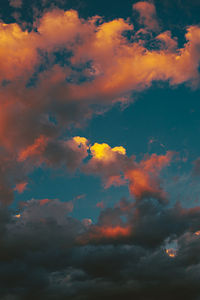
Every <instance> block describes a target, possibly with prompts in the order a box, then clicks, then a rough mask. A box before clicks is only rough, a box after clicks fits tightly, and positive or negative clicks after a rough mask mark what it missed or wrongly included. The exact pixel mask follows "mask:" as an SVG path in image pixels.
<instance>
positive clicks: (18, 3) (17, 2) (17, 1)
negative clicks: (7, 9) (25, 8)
mask: <svg viewBox="0 0 200 300" xmlns="http://www.w3.org/2000/svg"><path fill="white" fill-rule="evenodd" d="M9 4H10V6H11V7H14V8H21V7H22V0H10V1H9Z"/></svg>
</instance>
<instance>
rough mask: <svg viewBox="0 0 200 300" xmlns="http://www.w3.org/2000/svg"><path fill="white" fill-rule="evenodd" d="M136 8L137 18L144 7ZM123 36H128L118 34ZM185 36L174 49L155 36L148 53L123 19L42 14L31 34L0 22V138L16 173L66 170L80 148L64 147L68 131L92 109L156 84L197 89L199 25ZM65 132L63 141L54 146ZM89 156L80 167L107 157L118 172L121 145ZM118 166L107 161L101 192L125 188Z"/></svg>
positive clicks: (83, 152)
mask: <svg viewBox="0 0 200 300" xmlns="http://www.w3.org/2000/svg"><path fill="white" fill-rule="evenodd" d="M141 3H142V4H141ZM144 3H145V4H144ZM135 5H136V7H140V8H141V7H142V6H145V7H147V6H149V7H151V9H150V10H149V11H150V14H149V15H150V16H151V17H152V16H153V14H155V11H154V10H155V8H154V6H153V5H152V4H151V3H147V2H139V3H137V4H135ZM141 11H143V14H144V13H145V11H146V10H145V8H144V9H143V10H142V9H141ZM145 16H146V15H145ZM145 18H146V19H145V20H147V19H148V18H147V17H145ZM145 22H146V21H145ZM127 31H129V33H130V34H131V36H132V38H131V39H128V38H127V37H126V32H127ZM185 37H186V43H185V45H184V46H183V47H182V48H178V46H177V44H176V41H175V39H174V38H173V37H171V33H170V32H169V31H167V32H166V31H165V32H163V33H162V32H161V33H160V34H159V35H158V36H156V37H155V39H156V43H160V48H159V49H149V47H147V46H145V40H144V39H142V38H141V39H138V36H137V34H136V35H135V32H134V29H133V24H130V22H129V20H125V19H122V18H118V19H114V20H112V21H107V22H106V21H103V19H101V18H100V17H98V16H94V17H92V18H88V19H83V18H80V17H79V15H78V12H77V11H75V10H67V11H63V10H59V9H52V10H51V11H46V12H45V13H44V14H43V15H42V16H40V17H38V18H37V19H36V20H35V22H34V28H33V30H32V31H28V30H22V28H21V27H20V26H19V25H18V24H17V23H13V24H5V23H3V22H1V24H0V41H1V49H0V80H1V86H0V97H1V110H0V119H1V124H0V125H1V126H0V139H1V145H2V148H4V150H5V153H6V154H5V155H6V156H7V157H10V159H11V160H10V161H12V162H13V160H15V164H16V163H18V164H20V165H21V167H20V169H21V170H24V167H22V165H24V164H25V165H26V168H28V167H27V164H28V163H29V164H30V165H31V164H32V165H33V163H34V164H35V162H36V161H37V163H39V164H40V163H42V162H45V163H47V164H48V165H49V166H55V165H56V164H57V165H58V166H60V165H62V164H65V165H67V166H68V168H69V169H71V170H73V171H74V170H75V169H76V168H77V167H78V166H79V165H80V164H81V162H82V160H84V158H86V157H87V151H88V149H87V147H86V146H84V145H83V144H82V146H81V147H79V146H77V143H76V142H72V141H71V142H66V140H68V139H69V135H70V128H71V127H80V126H83V125H84V124H85V122H86V121H87V120H88V119H89V118H91V117H92V115H93V114H94V113H97V112H98V111H99V109H100V110H101V109H104V108H105V107H106V109H107V108H108V107H109V106H111V105H112V104H113V103H115V102H123V101H127V99H130V95H131V94H132V92H136V91H141V90H143V89H146V88H148V87H149V86H151V84H152V83H153V82H154V81H156V80H159V81H160V80H162V81H168V82H169V84H170V85H176V84H181V83H184V82H187V83H190V84H192V85H193V86H195V85H197V84H198V81H199V71H198V67H199V59H200V53H199V44H200V29H199V26H195V25H193V26H189V27H188V28H187V32H186V36H185ZM158 61H159V64H158V63H157V62H158ZM67 130H68V131H67ZM66 132H67V137H66V140H63V141H61V136H62V137H63V135H64V133H65V135H66ZM98 147H101V150H100V148H99V149H97V148H98ZM103 147H104V148H105V149H103ZM90 151H91V154H92V156H93V157H92V159H91V162H90V165H88V166H87V167H88V169H91V170H92V168H93V171H94V172H95V169H96V168H97V165H98V168H102V169H103V168H104V166H105V164H107V165H108V164H109V163H111V161H113V162H114V160H116V161H120V163H119V166H120V168H121V165H123V164H124V165H126V164H127V158H126V156H125V153H124V149H123V148H115V150H114V148H112V149H110V148H109V146H105V145H104V146H103V145H101V146H98V145H97V144H96V145H93V148H91V150H90ZM99 151H100V152H101V151H102V153H103V156H104V160H102V159H100V156H99V155H101V154H99V153H100V152H99ZM58 153H59V154H58ZM72 153H74V154H72ZM80 153H81V155H80ZM78 155H80V159H78ZM98 156H99V158H98ZM4 160H5V158H4ZM106 160H107V162H105V161H106ZM128 161H130V160H128ZM120 168H119V167H117V165H116V164H115V170H112V172H110V171H109V172H108V171H107V172H108V174H105V185H106V186H107V187H108V186H110V185H111V184H115V185H120V184H124V183H125V179H124V178H123V177H122V176H121V175H120V174H119V172H120V171H119V170H120ZM30 169H31V167H30ZM105 169H106V170H108V168H105ZM123 169H124V168H123ZM8 173H9V174H13V173H14V171H9V172H8ZM25 173H27V172H25ZM11 176H12V177H13V178H14V177H15V176H14V174H13V175H11ZM20 176H21V177H23V176H24V173H23V172H22V174H21V175H20ZM146 181H148V179H146ZM16 183H17V182H14V184H13V182H12V183H11V184H10V183H9V186H12V185H15V184H16ZM151 185H153V183H151ZM9 189H10V187H9ZM9 189H8V190H7V191H5V190H4V188H3V187H2V195H4V194H6V193H10V196H9V199H11V198H12V197H11V193H12V192H11V191H10V190H9ZM158 189H159V188H158V186H157V190H158ZM3 191H4V192H3ZM4 197H5V196H4Z"/></svg>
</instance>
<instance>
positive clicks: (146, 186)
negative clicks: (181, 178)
mask: <svg viewBox="0 0 200 300" xmlns="http://www.w3.org/2000/svg"><path fill="white" fill-rule="evenodd" d="M172 155H173V154H172V152H167V153H166V155H160V156H159V155H156V154H152V155H151V157H150V158H149V159H146V160H143V161H141V162H140V163H139V164H138V167H137V166H136V167H135V168H133V169H131V168H130V169H129V170H127V171H126V172H125V178H127V179H128V180H129V189H130V193H131V194H133V195H134V196H135V198H136V199H141V198H143V197H144V198H145V197H153V198H157V199H160V200H166V194H165V192H164V190H163V189H162V187H161V186H160V179H159V173H160V171H161V170H162V168H164V167H165V166H167V165H169V163H170V161H171V159H172Z"/></svg>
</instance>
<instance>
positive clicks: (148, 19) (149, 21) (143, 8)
mask: <svg viewBox="0 0 200 300" xmlns="http://www.w3.org/2000/svg"><path fill="white" fill-rule="evenodd" d="M133 9H134V10H136V11H138V13H139V14H140V18H139V22H140V23H141V24H144V25H145V26H146V27H147V28H148V29H150V30H155V31H157V30H159V25H158V21H157V19H156V8H155V6H154V4H153V3H151V2H147V1H140V2H137V3H135V4H133Z"/></svg>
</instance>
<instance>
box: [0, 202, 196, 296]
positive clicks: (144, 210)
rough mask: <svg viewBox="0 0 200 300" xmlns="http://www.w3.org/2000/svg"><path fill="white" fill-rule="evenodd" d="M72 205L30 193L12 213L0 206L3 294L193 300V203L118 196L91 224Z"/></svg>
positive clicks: (194, 277) (0, 257)
mask: <svg viewBox="0 0 200 300" xmlns="http://www.w3.org/2000/svg"><path fill="white" fill-rule="evenodd" d="M43 200H45V201H43ZM46 200H48V201H46ZM41 203H42V205H41ZM125 208H126V209H125ZM71 210H72V205H71V203H70V202H61V201H59V200H56V199H41V200H35V199H32V200H30V201H27V202H26V205H25V206H24V207H23V209H22V210H21V211H20V215H21V216H20V218H15V214H13V213H12V211H11V210H7V209H5V208H2V207H1V209H0V217H1V218H0V240H1V249H0V261H1V271H0V278H1V281H0V282H1V283H0V287H1V288H0V295H1V298H2V299H4V298H5V299H6V297H7V298H8V299H9V297H11V299H12V297H13V298H14V299H18V300H22V299H28V297H29V298H30V299H34V298H38V299H42V298H43V299H49V300H50V299H59V300H62V299H64V298H66V297H67V298H68V299H77V300H78V299H80V295H81V297H82V298H83V299H94V297H95V299H96V298H97V299H100V298H101V297H104V298H105V299H114V298H115V299H121V298H122V297H136V296H137V297H138V298H139V299H145V298H146V297H147V296H148V298H149V299H152V300H153V299H160V297H162V298H163V299H167V298H169V297H171V299H174V300H175V299H177V295H178V297H179V296H180V297H179V298H182V297H185V295H186V296H187V297H189V296H190V297H191V299H195V300H196V299H198V296H199V284H198V282H199V280H198V279H199V274H198V272H197V271H198V267H199V263H200V260H199V247H200V239H199V236H198V235H196V234H195V233H196V231H197V230H198V229H199V228H200V222H199V219H200V215H199V214H200V208H199V207H194V208H190V209H188V208H183V207H182V206H181V205H180V204H176V205H175V206H171V207H170V206H168V207H167V206H166V205H162V204H159V203H158V202H155V201H152V200H150V199H149V200H145V201H144V200H143V201H142V202H139V203H133V202H128V201H125V200H123V201H121V202H119V204H118V206H117V207H115V208H112V209H111V208H107V209H105V210H103V211H102V212H101V214H100V217H99V220H98V221H97V223H96V224H93V223H92V222H91V220H90V219H88V220H87V221H86V220H85V221H84V222H80V221H78V220H76V219H74V218H72V217H70V215H69V214H70V212H71ZM122 215H125V216H126V221H123V220H122V218H121V216H122ZM124 222H125V223H124ZM80 237H82V240H81V239H80ZM86 237H87V239H86ZM78 238H79V239H78ZM83 240H84V241H85V243H84V244H83ZM174 240H176V244H177V250H176V255H175V257H170V256H169V255H168V254H167V253H166V243H168V244H170V243H171V244H173V241H174ZM166 241H168V242H166ZM168 249H169V248H168ZM171 252H172V250H171ZM171 252H170V253H171ZM108 265H109V268H108ZM111 266H112V267H111ZM163 270H164V271H163ZM158 287H159V288H158Z"/></svg>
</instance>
